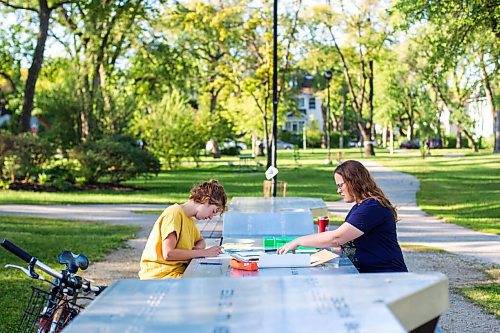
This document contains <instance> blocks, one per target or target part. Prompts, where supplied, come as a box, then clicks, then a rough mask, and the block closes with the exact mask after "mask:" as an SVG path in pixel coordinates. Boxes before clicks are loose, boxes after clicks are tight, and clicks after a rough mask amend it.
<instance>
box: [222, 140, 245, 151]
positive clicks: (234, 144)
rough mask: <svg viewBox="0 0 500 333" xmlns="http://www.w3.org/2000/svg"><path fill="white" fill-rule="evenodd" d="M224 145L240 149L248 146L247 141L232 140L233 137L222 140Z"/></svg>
mask: <svg viewBox="0 0 500 333" xmlns="http://www.w3.org/2000/svg"><path fill="white" fill-rule="evenodd" d="M222 147H224V148H231V147H238V149H240V150H245V149H247V148H248V147H247V145H246V144H245V143H243V142H236V141H234V140H231V139H224V141H223V142H222Z"/></svg>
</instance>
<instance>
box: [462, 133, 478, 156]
mask: <svg viewBox="0 0 500 333" xmlns="http://www.w3.org/2000/svg"><path fill="white" fill-rule="evenodd" d="M463 133H464V134H465V137H466V138H467V139H468V140H469V142H470V144H471V145H472V149H473V150H474V152H475V153H477V152H478V151H479V147H478V144H477V142H476V141H475V140H474V138H473V137H472V135H471V134H470V133H469V131H466V130H463Z"/></svg>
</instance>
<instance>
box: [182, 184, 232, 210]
mask: <svg viewBox="0 0 500 333" xmlns="http://www.w3.org/2000/svg"><path fill="white" fill-rule="evenodd" d="M189 199H190V200H193V201H194V202H196V203H201V204H202V203H205V202H207V200H208V203H209V204H210V205H216V206H217V207H218V208H219V209H220V210H221V212H223V211H224V210H225V209H226V203H227V195H226V192H225V191H224V187H223V186H222V185H221V184H220V183H219V182H218V181H217V180H215V179H210V180H209V181H206V182H203V183H201V184H199V185H196V186H194V187H193V188H192V189H191V192H189Z"/></svg>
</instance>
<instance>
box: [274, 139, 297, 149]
mask: <svg viewBox="0 0 500 333" xmlns="http://www.w3.org/2000/svg"><path fill="white" fill-rule="evenodd" d="M276 148H277V149H293V148H294V146H293V144H291V143H288V142H285V141H282V140H276Z"/></svg>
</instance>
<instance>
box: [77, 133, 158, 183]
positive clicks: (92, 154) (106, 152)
mask: <svg viewBox="0 0 500 333" xmlns="http://www.w3.org/2000/svg"><path fill="white" fill-rule="evenodd" d="M74 156H75V158H76V159H77V160H78V161H79V162H80V164H81V170H80V176H81V177H84V178H85V179H86V181H87V182H88V183H97V182H98V181H99V179H101V178H102V177H104V176H108V177H109V179H110V181H111V182H112V183H115V184H116V183H119V182H122V181H125V180H128V179H131V178H134V177H137V176H140V175H145V174H148V173H155V174H157V173H158V172H159V170H160V161H159V160H158V158H157V157H156V156H154V155H153V154H152V153H150V152H149V151H147V150H145V149H140V148H139V147H138V146H137V144H136V142H135V140H134V139H133V138H131V137H128V136H124V135H119V136H110V137H105V138H103V139H101V140H98V141H95V142H86V143H83V144H81V145H79V146H78V147H76V148H75V150H74Z"/></svg>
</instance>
